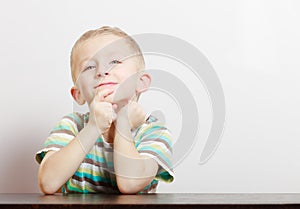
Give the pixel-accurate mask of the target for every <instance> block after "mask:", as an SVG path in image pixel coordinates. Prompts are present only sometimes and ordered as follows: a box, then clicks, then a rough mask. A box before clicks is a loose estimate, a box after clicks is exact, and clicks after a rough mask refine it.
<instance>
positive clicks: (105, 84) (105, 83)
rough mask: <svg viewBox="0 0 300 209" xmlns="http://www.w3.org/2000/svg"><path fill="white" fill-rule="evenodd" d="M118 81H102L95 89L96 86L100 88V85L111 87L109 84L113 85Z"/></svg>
mask: <svg viewBox="0 0 300 209" xmlns="http://www.w3.org/2000/svg"><path fill="white" fill-rule="evenodd" d="M116 84H118V83H116V82H104V83H100V84H99V85H97V86H95V89H96V88H100V87H109V86H113V85H116Z"/></svg>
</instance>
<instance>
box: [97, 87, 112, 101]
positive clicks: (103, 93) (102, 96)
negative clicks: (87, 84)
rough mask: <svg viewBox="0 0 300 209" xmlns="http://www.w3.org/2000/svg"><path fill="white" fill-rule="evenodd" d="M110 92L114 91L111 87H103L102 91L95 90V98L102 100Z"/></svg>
mask: <svg viewBox="0 0 300 209" xmlns="http://www.w3.org/2000/svg"><path fill="white" fill-rule="evenodd" d="M112 93H114V90H113V89H104V90H102V91H98V92H96V95H95V100H96V101H100V102H103V101H104V100H105V98H106V97H108V96H109V95H111V94H112Z"/></svg>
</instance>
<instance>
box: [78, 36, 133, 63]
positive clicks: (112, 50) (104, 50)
mask: <svg viewBox="0 0 300 209" xmlns="http://www.w3.org/2000/svg"><path fill="white" fill-rule="evenodd" d="M135 53H136V51H135V50H134V47H133V46H132V44H131V42H130V40H129V38H126V37H119V36H116V35H112V34H102V35H98V36H96V37H92V38H89V39H88V40H85V41H83V42H82V43H81V44H79V45H78V47H77V49H76V61H79V62H81V61H82V60H88V59H92V58H101V57H103V56H109V55H114V54H118V55H119V56H120V58H126V57H130V56H132V55H133V54H135Z"/></svg>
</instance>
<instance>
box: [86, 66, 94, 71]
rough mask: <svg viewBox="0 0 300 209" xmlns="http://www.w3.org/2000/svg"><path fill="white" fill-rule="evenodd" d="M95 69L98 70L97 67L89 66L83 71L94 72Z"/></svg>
mask: <svg viewBox="0 0 300 209" xmlns="http://www.w3.org/2000/svg"><path fill="white" fill-rule="evenodd" d="M94 69H96V65H89V66H87V67H86V68H84V70H83V71H87V70H94Z"/></svg>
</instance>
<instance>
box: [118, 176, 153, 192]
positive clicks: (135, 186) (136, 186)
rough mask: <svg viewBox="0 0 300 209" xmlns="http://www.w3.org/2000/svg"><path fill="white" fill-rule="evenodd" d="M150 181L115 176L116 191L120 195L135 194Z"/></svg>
mask: <svg viewBox="0 0 300 209" xmlns="http://www.w3.org/2000/svg"><path fill="white" fill-rule="evenodd" d="M151 181H152V179H130V178H124V177H118V176H117V185H118V189H119V191H120V192H121V193H122V194H137V193H138V192H140V191H142V190H143V189H144V188H145V187H146V186H147V185H148V184H150V183H151Z"/></svg>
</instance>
